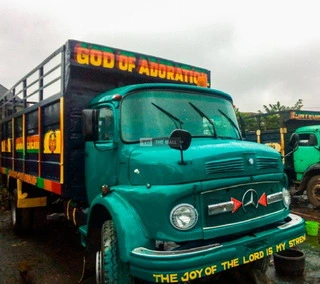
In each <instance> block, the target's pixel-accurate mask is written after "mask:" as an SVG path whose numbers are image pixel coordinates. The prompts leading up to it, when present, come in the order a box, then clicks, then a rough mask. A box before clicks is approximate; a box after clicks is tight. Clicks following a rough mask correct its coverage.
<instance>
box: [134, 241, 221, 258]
mask: <svg viewBox="0 0 320 284" xmlns="http://www.w3.org/2000/svg"><path fill="white" fill-rule="evenodd" d="M220 247H222V245H221V244H218V243H217V244H211V245H207V246H202V247H196V248H191V249H184V250H172V251H158V250H151V249H147V248H144V247H138V248H135V249H134V250H132V251H131V252H132V253H133V254H137V255H145V256H156V257H157V256H158V257H162V256H175V255H181V254H184V255H191V254H195V253H198V252H201V251H207V252H208V251H211V250H214V249H217V248H220Z"/></svg>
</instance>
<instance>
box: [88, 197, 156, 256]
mask: <svg viewBox="0 0 320 284" xmlns="http://www.w3.org/2000/svg"><path fill="white" fill-rule="evenodd" d="M101 206H102V207H103V208H104V209H105V210H106V211H107V213H108V215H110V216H111V219H112V220H113V222H114V226H115V230H116V233H117V242H118V247H119V256H120V259H121V260H122V261H123V262H127V261H128V260H129V254H130V252H131V251H132V250H133V249H134V248H137V247H140V246H147V247H150V245H151V241H150V238H149V236H148V232H147V230H146V229H145V227H144V225H143V223H142V222H141V219H140V218H139V216H138V215H137V213H136V211H135V210H134V208H133V207H132V206H131V205H130V204H129V203H128V202H127V201H126V200H125V199H123V198H122V197H121V195H119V194H118V193H117V192H115V191H112V192H111V193H109V194H108V195H106V196H102V195H98V196H97V197H95V198H94V200H93V202H92V204H91V209H90V213H89V219H88V220H94V218H96V217H98V216H95V213H94V212H95V208H97V207H101ZM98 211H99V212H101V210H98ZM104 221H105V220H104Z"/></svg>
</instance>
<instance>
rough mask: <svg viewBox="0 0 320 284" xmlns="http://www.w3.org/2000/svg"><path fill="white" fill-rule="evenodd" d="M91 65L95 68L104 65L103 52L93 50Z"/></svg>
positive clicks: (91, 52) (91, 51)
mask: <svg viewBox="0 0 320 284" xmlns="http://www.w3.org/2000/svg"><path fill="white" fill-rule="evenodd" d="M90 63H91V65H93V66H101V65H102V52H101V51H99V50H95V49H92V50H90Z"/></svg>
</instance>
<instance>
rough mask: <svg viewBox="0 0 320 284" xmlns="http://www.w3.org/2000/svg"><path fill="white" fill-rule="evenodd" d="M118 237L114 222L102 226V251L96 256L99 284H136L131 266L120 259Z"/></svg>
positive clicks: (97, 280)
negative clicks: (130, 271) (130, 269)
mask: <svg viewBox="0 0 320 284" xmlns="http://www.w3.org/2000/svg"><path fill="white" fill-rule="evenodd" d="M117 251H118V248H117V237H116V231H115V229H114V225H113V221H112V220H108V221H106V222H105V223H104V224H103V226H102V231H101V250H100V251H98V252H97V254H96V282H97V283H99V284H110V283H112V284H129V283H134V282H133V277H131V276H130V273H129V266H128V265H127V264H126V263H123V262H121V261H120V260H119V258H118V253H117Z"/></svg>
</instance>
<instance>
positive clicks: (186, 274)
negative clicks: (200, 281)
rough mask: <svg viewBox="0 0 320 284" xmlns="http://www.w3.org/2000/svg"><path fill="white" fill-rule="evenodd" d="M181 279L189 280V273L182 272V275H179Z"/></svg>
mask: <svg viewBox="0 0 320 284" xmlns="http://www.w3.org/2000/svg"><path fill="white" fill-rule="evenodd" d="M181 280H182V281H188V280H189V275H188V272H186V273H185V274H183V276H182V277H181Z"/></svg>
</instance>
